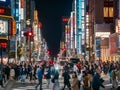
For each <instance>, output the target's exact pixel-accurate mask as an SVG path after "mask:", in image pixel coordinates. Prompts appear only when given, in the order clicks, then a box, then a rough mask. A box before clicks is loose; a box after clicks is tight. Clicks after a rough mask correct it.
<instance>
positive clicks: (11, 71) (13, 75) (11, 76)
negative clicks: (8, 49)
mask: <svg viewBox="0 0 120 90" xmlns="http://www.w3.org/2000/svg"><path fill="white" fill-rule="evenodd" d="M14 78H15V70H14V68H13V66H11V68H10V79H11V80H14Z"/></svg>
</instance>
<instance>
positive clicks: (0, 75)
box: [0, 70, 4, 87]
mask: <svg viewBox="0 0 120 90" xmlns="http://www.w3.org/2000/svg"><path fill="white" fill-rule="evenodd" d="M0 85H1V87H4V86H3V77H2V71H1V70H0Z"/></svg>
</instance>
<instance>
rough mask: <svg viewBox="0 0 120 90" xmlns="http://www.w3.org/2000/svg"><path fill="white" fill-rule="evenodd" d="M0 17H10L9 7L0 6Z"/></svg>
mask: <svg viewBox="0 0 120 90" xmlns="http://www.w3.org/2000/svg"><path fill="white" fill-rule="evenodd" d="M0 15H7V16H10V15H11V9H10V8H9V7H5V6H0Z"/></svg>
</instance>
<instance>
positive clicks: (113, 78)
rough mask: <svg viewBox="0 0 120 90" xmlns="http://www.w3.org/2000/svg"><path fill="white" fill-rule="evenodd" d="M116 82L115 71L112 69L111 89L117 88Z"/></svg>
mask: <svg viewBox="0 0 120 90" xmlns="http://www.w3.org/2000/svg"><path fill="white" fill-rule="evenodd" d="M117 86H118V82H117V71H116V70H115V69H114V70H113V71H112V88H117Z"/></svg>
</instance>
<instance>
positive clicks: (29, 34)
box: [28, 31, 33, 63]
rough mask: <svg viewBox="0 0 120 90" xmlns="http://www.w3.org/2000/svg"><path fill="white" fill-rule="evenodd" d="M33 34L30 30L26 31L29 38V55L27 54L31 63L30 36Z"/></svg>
mask: <svg viewBox="0 0 120 90" xmlns="http://www.w3.org/2000/svg"><path fill="white" fill-rule="evenodd" d="M32 36H33V33H32V31H29V32H28V40H29V50H30V55H29V62H30V63H31V37H32Z"/></svg>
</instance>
